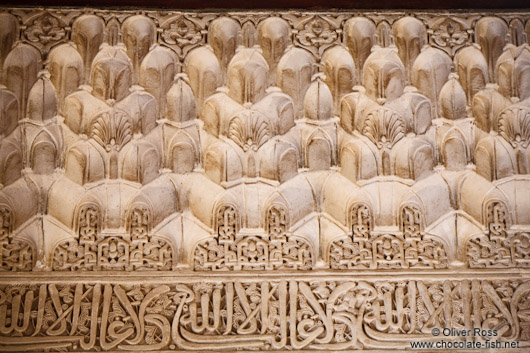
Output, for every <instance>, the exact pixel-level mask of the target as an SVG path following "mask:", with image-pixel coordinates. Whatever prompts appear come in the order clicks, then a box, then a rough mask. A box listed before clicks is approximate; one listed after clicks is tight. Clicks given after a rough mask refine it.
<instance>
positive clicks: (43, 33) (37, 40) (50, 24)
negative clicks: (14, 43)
mask: <svg viewBox="0 0 530 353" xmlns="http://www.w3.org/2000/svg"><path fill="white" fill-rule="evenodd" d="M65 27H66V23H64V21H63V20H62V19H61V18H60V17H57V16H54V15H52V14H51V13H49V12H44V13H43V14H42V15H41V16H38V17H37V18H35V19H34V20H33V21H31V23H29V24H28V25H27V28H26V30H25V36H26V38H27V39H28V40H29V41H30V42H32V43H33V44H34V45H36V46H37V47H39V48H41V49H42V50H43V52H45V53H47V52H48V51H49V50H50V48H51V47H52V46H53V45H55V44H56V43H59V42H61V41H64V40H65V39H66V34H67V33H66V29H65Z"/></svg>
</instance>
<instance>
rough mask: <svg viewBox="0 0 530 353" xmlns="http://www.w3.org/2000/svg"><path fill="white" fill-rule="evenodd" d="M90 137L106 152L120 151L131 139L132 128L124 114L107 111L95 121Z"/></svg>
mask: <svg viewBox="0 0 530 353" xmlns="http://www.w3.org/2000/svg"><path fill="white" fill-rule="evenodd" d="M91 137H92V138H93V139H94V141H96V142H97V143H98V144H100V145H101V146H102V147H103V148H105V150H107V151H108V152H110V151H111V150H112V149H116V150H117V151H120V150H121V149H122V148H123V146H125V145H126V144H127V143H129V141H131V139H132V126H131V123H130V121H129V119H128V117H127V115H126V114H125V113H122V112H119V111H117V110H114V111H107V112H104V113H101V114H100V115H99V117H97V118H96V119H95V121H94V123H93V124H92V135H91Z"/></svg>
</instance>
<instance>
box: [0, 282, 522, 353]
mask: <svg viewBox="0 0 530 353" xmlns="http://www.w3.org/2000/svg"><path fill="white" fill-rule="evenodd" d="M307 277H310V276H307ZM133 282H134V281H133ZM529 298H530V283H529V282H528V281H527V280H522V279H520V278H510V277H509V276H506V277H505V278H502V279H500V278H495V279H489V280H488V279H478V278H469V279H467V278H465V279H458V280H456V279H451V278H447V276H446V278H445V279H441V278H439V279H437V278H429V279H414V280H406V279H402V278H395V279H377V278H374V277H371V278H362V279H359V280H344V279H341V280H339V279H336V278H334V277H333V276H331V277H329V278H326V277H321V276H317V277H315V278H289V277H286V278H277V279H256V278H254V279H248V278H241V279H232V280H230V279H227V280H222V281H219V280H208V279H206V278H201V277H198V278H192V277H190V278H189V279H185V280H182V279H178V278H176V281H172V283H169V282H163V283H162V282H160V283H157V282H156V279H150V280H146V279H144V281H142V283H134V284H133V283H131V284H129V283H121V282H120V283H112V282H105V281H97V282H96V281H93V280H91V279H86V280H85V281H83V282H79V281H74V282H70V281H67V280H60V281H58V282H57V281H54V283H51V284H46V283H38V282H34V283H32V284H25V283H24V282H22V283H18V284H16V285H10V284H1V285H0V349H2V350H3V351H20V350H30V351H33V350H61V351H93V350H98V351H99V350H105V351H107V350H112V351H138V350H140V351H157V350H178V351H186V350H201V351H225V350H234V351H235V350H241V349H247V350H248V349H252V350H260V351H265V350H272V351H274V350H279V349H280V350H282V349H283V350H304V349H310V350H320V351H327V350H333V351H342V350H345V351H351V350H354V349H369V350H370V349H398V350H399V349H401V350H404V349H410V347H411V342H435V341H437V340H440V337H437V336H436V335H435V334H433V332H434V331H433V330H434V329H443V330H444V332H456V330H458V331H460V332H461V331H463V330H470V332H471V333H473V332H476V331H475V330H479V331H480V332H485V333H484V334H476V333H475V334H472V335H470V336H474V337H472V338H473V339H474V340H476V341H478V342H482V343H483V344H485V343H484V342H485V341H486V340H490V341H491V340H498V341H500V342H511V341H514V342H518V343H516V344H517V345H518V347H517V348H520V349H521V350H520V351H523V350H524V349H527V348H528V344H529V341H528V340H529V339H530V331H529V329H530V322H529V318H528V315H527V314H526V313H527V311H528V308H529V306H530V302H529ZM447 330H451V331H447ZM488 332H490V334H488ZM444 336H445V339H447V340H449V339H453V340H455V341H464V340H465V338H466V337H458V335H454V334H453V335H449V336H451V337H447V336H448V335H447V334H444V335H443V336H441V337H444ZM467 338H470V337H467ZM525 347H526V348H525Z"/></svg>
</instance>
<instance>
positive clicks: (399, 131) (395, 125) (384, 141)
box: [362, 107, 405, 148]
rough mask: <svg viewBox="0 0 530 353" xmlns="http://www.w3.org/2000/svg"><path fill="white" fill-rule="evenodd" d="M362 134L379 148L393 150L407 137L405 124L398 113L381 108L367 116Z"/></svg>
mask: <svg viewBox="0 0 530 353" xmlns="http://www.w3.org/2000/svg"><path fill="white" fill-rule="evenodd" d="M362 133H363V135H365V136H366V137H368V138H369V139H370V141H372V142H373V143H374V144H375V145H376V146H377V147H378V148H383V147H388V148H392V146H394V144H395V143H396V142H398V141H399V140H401V139H402V138H403V137H404V136H405V124H404V122H403V120H402V118H401V117H400V116H399V115H398V114H397V113H395V112H393V111H391V110H390V109H388V108H384V107H380V108H377V109H374V110H373V111H372V112H370V113H369V114H368V115H367V117H366V119H365V121H364V124H363V128H362Z"/></svg>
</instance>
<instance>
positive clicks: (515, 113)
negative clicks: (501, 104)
mask: <svg viewBox="0 0 530 353" xmlns="http://www.w3.org/2000/svg"><path fill="white" fill-rule="evenodd" d="M499 133H500V135H501V136H502V137H504V139H505V140H506V141H508V142H509V143H510V144H511V145H512V146H513V147H514V148H517V146H518V145H521V146H522V147H523V148H526V147H528V145H529V144H530V110H528V109H526V108H525V107H520V106H516V107H510V108H507V109H505V110H503V111H502V112H501V113H500V118H499Z"/></svg>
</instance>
